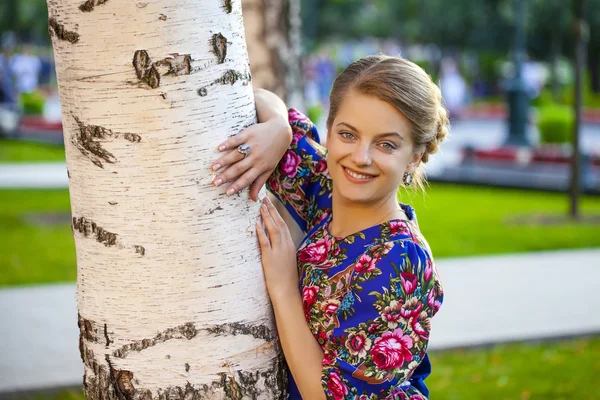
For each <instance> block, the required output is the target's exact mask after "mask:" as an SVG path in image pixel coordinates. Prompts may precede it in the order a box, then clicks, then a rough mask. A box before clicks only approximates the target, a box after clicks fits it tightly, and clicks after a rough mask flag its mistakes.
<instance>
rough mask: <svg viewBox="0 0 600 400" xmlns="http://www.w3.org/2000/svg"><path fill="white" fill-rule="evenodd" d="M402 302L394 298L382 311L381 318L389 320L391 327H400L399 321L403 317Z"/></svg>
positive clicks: (388, 323)
mask: <svg viewBox="0 0 600 400" xmlns="http://www.w3.org/2000/svg"><path fill="white" fill-rule="evenodd" d="M401 310H402V303H401V302H398V301H397V300H392V301H391V302H390V305H389V306H387V307H385V308H384V309H383V311H382V312H381V319H383V320H384V321H385V322H387V325H388V327H389V328H390V329H396V328H397V327H398V321H399V320H401V319H402V314H401V313H400V312H401Z"/></svg>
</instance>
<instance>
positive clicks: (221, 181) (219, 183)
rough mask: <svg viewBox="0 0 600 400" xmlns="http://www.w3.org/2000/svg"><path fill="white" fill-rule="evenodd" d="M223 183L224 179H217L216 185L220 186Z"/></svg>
mask: <svg viewBox="0 0 600 400" xmlns="http://www.w3.org/2000/svg"><path fill="white" fill-rule="evenodd" d="M221 183H223V179H221V178H219V179H217V180H216V181H215V186H220V185H221Z"/></svg>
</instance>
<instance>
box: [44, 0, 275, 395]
mask: <svg viewBox="0 0 600 400" xmlns="http://www.w3.org/2000/svg"><path fill="white" fill-rule="evenodd" d="M48 9H49V30H50V33H51V36H52V42H53V46H54V54H55V58H56V66H57V77H58V83H59V89H60V96H61V103H62V112H63V129H64V136H65V147H66V157H67V167H68V175H69V179H70V180H69V188H70V196H71V208H72V214H73V234H74V237H75V244H76V249H77V268H78V277H77V302H78V308H79V327H80V330H81V335H80V341H79V349H80V352H81V357H82V359H83V362H84V365H85V375H84V386H85V393H86V396H87V398H88V399H115V398H118V399H119V400H133V399H148V400H149V399H158V398H160V399H170V400H173V399H184V398H185V399H190V400H191V399H193V400H197V399H276V398H277V399H279V398H284V396H285V391H286V390H287V389H286V386H287V382H286V374H285V369H284V367H283V365H282V363H283V361H282V358H281V351H280V346H279V343H278V340H277V338H276V330H275V326H274V322H273V318H272V309H271V306H270V303H269V299H268V296H267V293H266V288H265V286H264V280H263V275H262V270H261V266H260V254H259V249H258V245H257V243H256V237H255V234H254V221H255V220H256V218H257V217H258V210H259V204H255V203H252V202H250V201H249V200H248V197H247V193H242V194H239V195H236V196H233V197H227V196H226V195H225V194H224V190H222V189H216V188H214V187H213V186H212V185H211V180H212V176H211V172H210V170H209V164H210V162H211V160H213V159H214V158H215V157H216V156H217V153H216V151H215V149H216V146H217V145H218V143H220V142H221V141H222V140H224V139H225V138H227V136H228V135H231V134H235V133H237V132H239V131H240V130H241V129H243V128H244V127H246V126H248V125H251V124H253V123H254V122H255V118H256V113H255V108H254V99H253V95H252V87H251V85H250V74H249V71H248V58H247V53H246V45H245V38H244V31H243V23H242V14H241V4H240V0H169V1H157V0H145V1H130V0H87V1H84V0H48ZM262 195H264V193H262Z"/></svg>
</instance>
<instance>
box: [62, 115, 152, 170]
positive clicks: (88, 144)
mask: <svg viewBox="0 0 600 400" xmlns="http://www.w3.org/2000/svg"><path fill="white" fill-rule="evenodd" d="M73 118H75V121H76V122H77V125H78V126H79V130H77V131H76V133H75V135H74V136H73V138H72V140H71V141H72V143H73V144H74V145H75V146H76V147H77V148H78V149H79V151H80V152H81V154H83V155H84V156H86V157H87V158H89V159H90V161H92V162H93V163H94V165H96V166H98V167H100V168H104V165H103V164H102V162H106V163H109V164H114V163H115V162H116V161H117V159H116V158H115V156H114V155H113V154H112V153H110V152H109V151H107V150H105V149H104V148H103V147H102V144H101V143H100V142H99V140H106V139H109V138H114V139H117V138H119V137H123V139H125V140H127V141H128V142H131V143H139V142H141V141H142V137H141V136H140V135H138V134H137V133H129V132H125V133H121V132H113V131H112V130H110V129H107V128H104V127H102V126H98V125H86V124H84V123H83V122H81V120H80V119H79V118H77V117H73Z"/></svg>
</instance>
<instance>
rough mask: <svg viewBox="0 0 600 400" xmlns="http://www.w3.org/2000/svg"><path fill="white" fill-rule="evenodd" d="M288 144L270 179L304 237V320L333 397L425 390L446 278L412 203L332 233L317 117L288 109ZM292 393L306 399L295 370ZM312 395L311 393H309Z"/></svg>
mask: <svg viewBox="0 0 600 400" xmlns="http://www.w3.org/2000/svg"><path fill="white" fill-rule="evenodd" d="M289 119H290V124H291V126H292V129H293V140H292V143H291V145H290V148H289V149H288V151H287V152H286V154H285V155H284V157H283V158H282V160H281V162H280V163H279V165H278V167H277V169H276V170H275V171H274V172H273V174H272V175H271V177H270V178H269V181H268V188H269V190H270V191H271V192H272V193H273V194H274V195H275V196H276V197H277V198H278V199H279V200H280V201H281V202H282V203H283V204H284V205H285V207H286V209H287V211H288V212H290V214H291V215H292V216H293V218H294V220H295V221H296V222H297V223H298V225H299V226H300V228H301V229H302V230H303V232H304V233H305V235H306V236H305V238H304V240H303V242H302V243H301V245H300V246H299V248H298V251H297V259H298V272H299V276H300V292H301V294H302V303H303V306H304V314H305V318H306V322H307V324H308V326H309V328H310V330H311V332H312V334H313V335H314V337H315V339H316V340H317V342H318V343H319V344H320V345H321V347H322V349H323V352H324V359H323V362H322V365H323V372H322V375H321V383H322V386H323V390H324V391H325V394H326V396H327V398H328V399H335V400H342V399H344V400H347V399H353V400H356V399H360V400H363V399H365V400H367V399H368V400H374V399H409V400H419V399H425V396H427V395H428V391H427V388H426V387H425V385H424V384H423V379H424V377H426V376H427V375H428V374H429V372H430V364H429V360H428V358H427V353H426V350H427V343H428V341H429V332H430V328H431V322H430V321H431V318H432V317H433V316H434V315H435V314H436V312H437V311H438V310H439V308H440V306H441V304H442V298H443V294H442V286H441V282H440V279H439V276H438V272H437V270H436V268H435V265H434V263H433V259H432V257H431V251H430V249H429V246H428V244H427V242H426V241H425V239H424V238H423V236H422V235H421V233H420V231H419V227H418V224H417V220H416V217H415V214H414V210H413V209H412V208H411V207H410V206H407V205H403V204H401V207H402V208H403V210H404V212H405V214H406V216H407V217H408V219H406V220H403V219H394V220H391V221H388V222H384V223H382V224H379V225H376V226H372V227H370V228H367V229H365V230H362V231H360V232H357V233H354V234H352V235H349V236H346V237H335V236H332V235H331V234H330V233H329V224H330V223H331V219H332V215H331V205H332V200H331V193H332V181H331V178H330V176H329V174H328V171H327V163H326V161H325V149H324V148H323V147H322V146H321V145H319V144H318V143H317V142H316V141H315V140H317V141H318V133H317V131H316V129H315V127H314V125H313V124H312V123H311V122H310V121H309V120H308V119H307V118H306V117H305V116H303V115H302V114H300V113H299V112H298V111H296V110H294V109H291V110H290V112H289ZM290 396H291V399H301V397H300V394H299V392H298V388H297V387H296V385H295V383H294V382H293V379H292V377H291V376H290ZM305 400H310V399H305Z"/></svg>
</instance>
